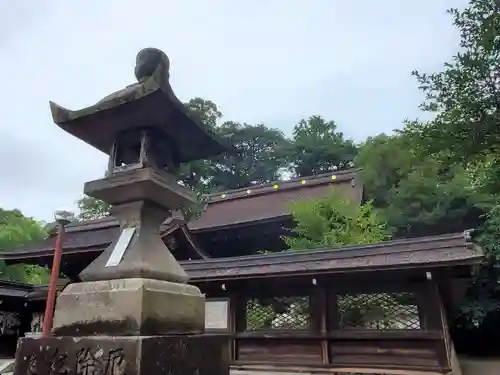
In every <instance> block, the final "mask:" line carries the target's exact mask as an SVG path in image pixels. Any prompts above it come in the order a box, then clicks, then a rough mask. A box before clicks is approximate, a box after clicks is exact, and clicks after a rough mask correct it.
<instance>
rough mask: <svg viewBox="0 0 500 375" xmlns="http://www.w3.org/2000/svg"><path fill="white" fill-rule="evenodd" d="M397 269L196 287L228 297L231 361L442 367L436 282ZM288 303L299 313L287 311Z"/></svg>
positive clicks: (446, 354) (445, 364)
mask: <svg viewBox="0 0 500 375" xmlns="http://www.w3.org/2000/svg"><path fill="white" fill-rule="evenodd" d="M400 277H401V276H398V278H397V279H393V280H391V278H390V277H389V278H384V277H380V276H374V277H373V278H372V279H366V280H362V279H361V278H357V277H354V278H352V279H350V280H342V279H341V278H338V277H333V276H331V277H328V276H321V277H317V278H311V277H307V278H304V277H302V278H291V277H290V278H282V279H269V280H246V281H245V280H243V281H239V282H233V283H231V284H227V285H226V284H221V283H215V282H214V283H208V284H204V285H200V287H201V289H202V290H203V291H204V292H205V293H206V295H207V301H210V299H211V298H220V297H225V298H227V299H228V300H229V303H230V314H229V315H230V317H229V321H230V322H229V331H228V333H229V334H230V336H231V339H232V349H231V355H232V360H233V366H234V367H237V368H255V367H256V366H257V367H258V368H262V366H265V367H266V366H267V367H269V368H276V367H283V368H286V369H287V370H291V369H295V370H304V369H315V370H320V369H324V370H325V371H333V370H334V369H336V368H338V369H340V368H342V369H346V368H351V369H353V371H354V370H355V369H356V368H358V369H359V368H363V369H373V371H375V372H376V371H383V370H384V369H385V370H389V369H390V370H398V369H399V370H414V371H429V372H431V371H432V372H438V373H447V372H449V371H450V345H449V337H448V332H447V328H446V320H445V313H444V309H443V306H442V303H441V298H440V295H439V291H438V285H437V283H436V282H435V281H433V280H427V279H426V278H425V277H423V278H420V279H419V280H415V279H414V280H405V279H401V278H400ZM357 279H358V280H357ZM293 303H295V305H300V306H299V309H295V310H300V313H297V314H295V315H293V314H288V315H287V312H290V311H292V310H290V308H291V305H292V304H293ZM295 307H296V306H295ZM287 309H288V310H287ZM290 315H291V316H294V317H295V318H293V319H287V317H288V318H289V317H290ZM273 322H274V323H273ZM267 367H266V368H267Z"/></svg>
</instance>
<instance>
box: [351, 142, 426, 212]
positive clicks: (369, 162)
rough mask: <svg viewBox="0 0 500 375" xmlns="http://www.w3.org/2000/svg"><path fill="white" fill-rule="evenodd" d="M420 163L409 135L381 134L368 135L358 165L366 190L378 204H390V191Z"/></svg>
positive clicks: (382, 205) (380, 205)
mask: <svg viewBox="0 0 500 375" xmlns="http://www.w3.org/2000/svg"><path fill="white" fill-rule="evenodd" d="M418 162H419V158H418V157H417V156H415V154H414V152H413V151H412V149H411V147H410V142H409V141H408V139H407V137H403V136H398V135H395V136H394V135H393V136H388V135H385V134H380V135H378V136H376V137H370V138H368V139H367V140H366V141H365V142H364V143H363V144H362V145H361V146H360V147H359V149H358V154H357V155H356V158H355V163H354V164H355V166H356V167H358V168H360V171H359V173H360V177H361V181H363V187H364V193H365V194H366V196H367V197H368V199H371V200H373V203H374V205H375V206H376V207H379V208H386V207H387V206H389V204H390V201H389V199H388V193H389V191H390V190H391V189H393V188H394V187H397V186H398V185H399V183H400V182H401V181H402V180H404V179H405V178H406V176H408V173H410V171H411V169H412V168H413V166H414V165H415V164H417V163H418Z"/></svg>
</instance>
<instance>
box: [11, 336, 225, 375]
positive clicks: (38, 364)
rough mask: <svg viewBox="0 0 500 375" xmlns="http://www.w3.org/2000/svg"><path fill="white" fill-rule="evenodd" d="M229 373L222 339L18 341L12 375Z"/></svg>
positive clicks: (138, 337)
mask: <svg viewBox="0 0 500 375" xmlns="http://www.w3.org/2000/svg"><path fill="white" fill-rule="evenodd" d="M35 374H37V375H49V374H61V375H62V374H66V375H70V374H75V375H77V374H96V375H97V374H99V375H101V374H102V375H156V374H158V375H160V374H169V375H229V340H228V339H227V338H226V337H224V336H220V335H209V334H202V335H182V336H174V335H171V336H95V337H78V338H76V337H68V336H63V337H45V338H22V339H20V341H19V345H18V349H17V352H16V362H15V367H14V375H35Z"/></svg>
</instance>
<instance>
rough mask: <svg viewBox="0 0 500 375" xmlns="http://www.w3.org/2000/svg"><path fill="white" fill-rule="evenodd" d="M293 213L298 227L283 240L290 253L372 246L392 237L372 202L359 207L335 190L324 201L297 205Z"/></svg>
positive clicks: (310, 201) (292, 209) (312, 200)
mask: <svg viewBox="0 0 500 375" xmlns="http://www.w3.org/2000/svg"><path fill="white" fill-rule="evenodd" d="M291 212H292V216H293V219H294V221H295V227H294V228H293V229H292V230H291V233H290V235H289V236H285V237H283V240H284V241H285V243H286V244H287V245H288V247H289V248H290V249H291V250H304V249H315V248H320V247H325V248H326V247H327V248H338V247H342V246H345V245H358V244H371V243H377V242H381V241H384V240H387V239H389V237H390V233H389V232H388V230H387V228H386V225H385V223H384V221H383V220H382V219H381V218H380V217H379V216H378V214H377V212H376V211H375V210H374V209H373V205H372V203H371V202H366V203H364V204H362V205H356V204H355V203H353V202H352V201H350V200H347V199H345V198H344V197H342V196H339V194H338V193H336V192H335V190H332V191H331V192H329V194H327V195H325V196H324V197H319V198H315V199H309V200H303V201H297V202H295V203H293V204H292V205H291Z"/></svg>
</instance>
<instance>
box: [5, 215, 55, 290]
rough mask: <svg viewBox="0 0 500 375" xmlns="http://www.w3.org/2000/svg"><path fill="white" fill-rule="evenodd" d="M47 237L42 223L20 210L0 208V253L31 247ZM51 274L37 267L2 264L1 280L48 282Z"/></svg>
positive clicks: (33, 282) (34, 282)
mask: <svg viewBox="0 0 500 375" xmlns="http://www.w3.org/2000/svg"><path fill="white" fill-rule="evenodd" d="M46 236H47V232H46V231H45V229H44V227H43V225H42V223H39V222H37V221H36V220H34V219H32V218H30V217H26V216H24V215H23V214H22V212H21V211H19V210H5V209H2V208H0V251H2V250H3V251H6V250H13V249H15V248H19V247H23V246H29V245H32V244H35V243H37V242H40V241H42V240H43V239H45V237H46ZM49 275H50V272H49V271H48V270H47V269H46V268H44V267H40V266H37V265H30V264H14V265H9V266H7V265H6V264H5V262H3V261H2V262H0V278H1V279H4V280H9V281H17V282H24V283H29V284H44V283H46V282H48V279H49Z"/></svg>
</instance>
